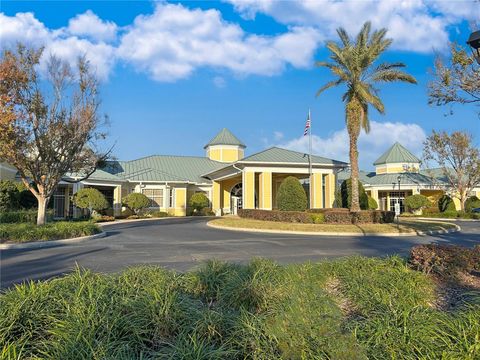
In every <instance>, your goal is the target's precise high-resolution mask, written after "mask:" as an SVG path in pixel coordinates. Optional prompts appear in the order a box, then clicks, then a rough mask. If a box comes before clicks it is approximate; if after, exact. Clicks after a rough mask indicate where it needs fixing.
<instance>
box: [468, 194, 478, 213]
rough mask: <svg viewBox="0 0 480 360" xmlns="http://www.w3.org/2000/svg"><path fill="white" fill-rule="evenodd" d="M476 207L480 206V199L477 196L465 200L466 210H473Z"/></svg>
mask: <svg viewBox="0 0 480 360" xmlns="http://www.w3.org/2000/svg"><path fill="white" fill-rule="evenodd" d="M475 208H480V199H479V198H478V197H476V196H470V197H469V198H468V199H467V201H465V211H466V212H472V210H473V209H475Z"/></svg>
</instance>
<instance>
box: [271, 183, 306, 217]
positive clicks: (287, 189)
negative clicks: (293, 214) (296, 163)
mask: <svg viewBox="0 0 480 360" xmlns="http://www.w3.org/2000/svg"><path fill="white" fill-rule="evenodd" d="M277 204H278V209H279V210H282V211H305V210H306V209H307V194H306V193H305V189H304V188H303V186H302V184H300V181H298V179H297V178H296V177H295V176H289V177H287V178H285V179H284V180H283V181H282V183H281V184H280V187H279V188H278V193H277Z"/></svg>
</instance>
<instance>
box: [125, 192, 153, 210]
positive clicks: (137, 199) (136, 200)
mask: <svg viewBox="0 0 480 360" xmlns="http://www.w3.org/2000/svg"><path fill="white" fill-rule="evenodd" d="M122 203H123V205H125V206H126V207H128V208H129V209H130V210H132V211H133V212H134V213H135V215H138V212H139V211H140V210H142V209H145V208H147V207H148V206H149V205H150V199H149V198H148V197H146V196H145V195H143V194H141V193H130V194H128V195H127V196H125V197H124V198H123V199H122Z"/></svg>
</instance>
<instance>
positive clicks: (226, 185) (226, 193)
mask: <svg viewBox="0 0 480 360" xmlns="http://www.w3.org/2000/svg"><path fill="white" fill-rule="evenodd" d="M241 182H242V177H241V176H237V177H235V178H232V179H227V180H223V181H222V182H221V186H222V194H223V196H222V197H223V199H222V200H223V203H222V208H223V209H230V195H231V194H230V192H231V191H232V188H233V187H234V186H235V185H237V184H238V183H241Z"/></svg>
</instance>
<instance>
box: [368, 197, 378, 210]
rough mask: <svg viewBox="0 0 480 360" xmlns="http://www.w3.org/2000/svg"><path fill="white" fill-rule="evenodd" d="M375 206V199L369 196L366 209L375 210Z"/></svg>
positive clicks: (376, 205) (376, 204)
mask: <svg viewBox="0 0 480 360" xmlns="http://www.w3.org/2000/svg"><path fill="white" fill-rule="evenodd" d="M377 208H378V203H377V200H375V199H374V198H373V197H371V196H369V197H368V209H369V210H377Z"/></svg>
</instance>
